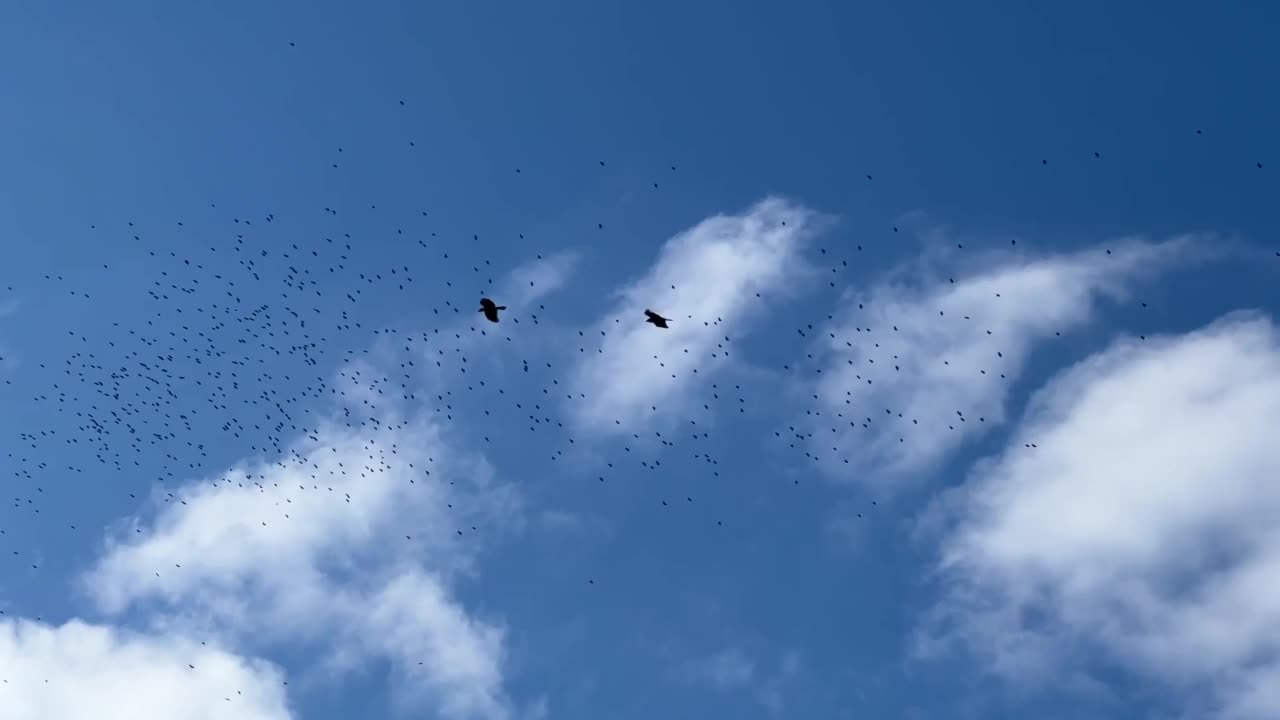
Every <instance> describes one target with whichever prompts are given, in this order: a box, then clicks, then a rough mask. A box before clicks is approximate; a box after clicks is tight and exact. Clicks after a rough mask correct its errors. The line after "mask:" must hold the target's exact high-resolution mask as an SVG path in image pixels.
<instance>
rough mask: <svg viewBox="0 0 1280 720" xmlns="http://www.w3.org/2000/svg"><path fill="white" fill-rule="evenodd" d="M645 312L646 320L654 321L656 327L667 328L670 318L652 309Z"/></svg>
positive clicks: (648, 321)
mask: <svg viewBox="0 0 1280 720" xmlns="http://www.w3.org/2000/svg"><path fill="white" fill-rule="evenodd" d="M644 314H645V322H647V323H652V324H653V326H654V327H660V328H665V327H667V323H668V322H670V318H664V317H662V316H661V315H659V314H658V313H656V312H654V311H652V310H645V311H644Z"/></svg>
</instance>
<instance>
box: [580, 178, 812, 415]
mask: <svg viewBox="0 0 1280 720" xmlns="http://www.w3.org/2000/svg"><path fill="white" fill-rule="evenodd" d="M822 223H823V218H821V217H820V216H819V215H817V214H815V213H814V212H812V211H810V210H808V209H806V208H804V207H801V206H798V205H795V204H792V203H790V202H788V201H786V200H782V199H779V198H768V199H765V200H763V201H761V202H759V203H757V204H756V205H754V206H752V207H751V208H750V209H749V210H747V211H746V212H745V213H743V214H740V215H717V216H715V217H711V218H708V219H706V220H704V221H702V222H701V223H699V224H698V225H696V226H694V227H693V228H691V229H689V230H686V231H684V232H682V233H680V234H679V235H676V236H675V237H673V238H671V239H670V240H668V241H667V243H666V244H665V245H664V246H663V249H662V251H661V255H660V257H659V258H658V261H657V262H656V264H655V265H654V266H653V267H652V268H651V269H650V271H649V272H648V273H647V274H646V275H645V276H644V277H642V278H640V279H639V280H637V281H636V282H634V283H632V284H631V285H629V286H627V287H626V288H624V289H623V290H622V291H621V292H620V293H619V295H620V300H619V302H618V303H617V305H616V306H615V307H614V308H613V309H612V310H610V311H609V312H608V313H606V314H605V315H604V316H603V317H602V318H601V319H600V321H599V322H598V323H597V325H596V327H595V329H593V330H590V331H586V332H588V333H589V334H590V336H591V337H592V338H600V337H601V333H602V332H603V333H605V335H604V336H603V339H602V341H601V345H600V347H599V349H598V352H596V353H595V354H593V355H589V356H587V357H584V358H583V359H582V360H581V362H579V363H578V365H577V366H576V367H575V369H574V374H573V379H572V381H571V388H572V395H573V397H574V400H573V401H572V402H571V404H570V408H571V412H573V413H574V416H575V419H576V420H577V422H578V423H579V424H580V425H582V426H584V427H586V428H589V429H593V430H597V431H604V432H609V431H613V430H625V431H627V432H630V431H632V430H634V429H635V428H637V427H640V426H645V425H647V424H648V423H650V422H651V421H652V420H653V416H654V414H655V411H654V408H659V409H661V410H663V411H665V413H667V415H668V417H669V416H670V415H671V414H673V413H676V412H677V411H678V409H679V408H680V407H682V406H683V403H684V402H685V395H684V390H685V389H686V388H687V387H688V385H689V384H690V383H691V382H693V380H694V379H695V377H696V376H695V371H697V374H698V375H700V376H704V377H705V376H707V375H708V374H709V373H711V372H714V370H715V369H716V368H717V367H718V366H720V365H722V364H723V363H724V362H725V360H726V357H727V349H728V343H729V341H728V340H727V338H728V337H732V335H733V333H734V332H735V331H737V330H740V329H741V328H742V326H743V323H744V321H745V320H746V319H747V318H748V317H749V316H750V315H751V314H752V313H753V312H755V311H757V310H758V309H760V308H761V307H763V305H764V303H765V302H766V300H767V299H768V296H769V295H770V294H777V293H781V292H785V291H786V290H787V288H788V286H789V285H790V284H792V283H793V282H794V281H796V280H797V279H799V278H800V277H801V276H802V274H803V271H804V265H803V263H802V261H801V259H800V257H799V250H800V249H801V248H802V247H803V244H804V242H805V241H806V240H807V239H808V238H809V237H810V236H812V235H813V234H814V233H815V232H816V231H817V230H819V229H820V226H821V225H822ZM757 293H759V294H760V296H761V297H757V296H756V295H757ZM646 308H647V309H652V310H653V311H654V312H657V313H658V314H660V315H664V316H666V317H668V318H671V325H670V328H669V329H666V330H660V329H657V328H654V327H653V326H651V325H648V324H646V323H645V322H644V319H645V318H644V310H645V309H646ZM588 352H591V350H590V349H588ZM580 396H585V397H580Z"/></svg>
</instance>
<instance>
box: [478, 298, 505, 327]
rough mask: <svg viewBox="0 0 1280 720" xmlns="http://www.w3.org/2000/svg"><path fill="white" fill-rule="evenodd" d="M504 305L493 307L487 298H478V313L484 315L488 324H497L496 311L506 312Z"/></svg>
mask: <svg viewBox="0 0 1280 720" xmlns="http://www.w3.org/2000/svg"><path fill="white" fill-rule="evenodd" d="M506 309H507V306H506V305H495V304H494V303H493V301H492V300H490V299H489V298H480V310H479V311H480V312H482V313H484V316H485V318H486V319H488V320H489V322H498V311H499V310H506Z"/></svg>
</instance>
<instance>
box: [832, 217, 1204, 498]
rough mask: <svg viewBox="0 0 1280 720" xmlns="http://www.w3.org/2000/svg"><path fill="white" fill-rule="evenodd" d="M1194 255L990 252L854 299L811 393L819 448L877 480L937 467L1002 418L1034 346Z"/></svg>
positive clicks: (1158, 248) (1150, 249) (1176, 244)
mask: <svg viewBox="0 0 1280 720" xmlns="http://www.w3.org/2000/svg"><path fill="white" fill-rule="evenodd" d="M1187 252H1188V243H1187V242H1186V241H1185V240H1177V241H1170V242H1167V243H1162V244H1148V243H1144V242H1140V241H1124V242H1120V243H1116V244H1113V245H1112V246H1111V247H1110V250H1107V249H1103V248H1098V249H1093V250H1089V251H1086V252H1079V253H1076V254H1071V255H1057V256H1049V257H1044V258H1038V259H1028V258H1025V257H1021V256H1017V255H1006V256H1003V257H999V256H985V257H982V258H980V262H981V265H978V264H976V263H975V264H974V265H973V267H971V268H970V271H969V272H967V273H958V274H957V276H956V277H955V278H954V281H952V279H950V278H946V279H944V278H931V279H928V280H926V281H924V282H920V283H916V284H912V285H908V284H904V283H885V284H881V285H878V286H876V287H873V288H871V289H870V290H869V291H866V292H854V293H850V294H849V295H848V296H847V297H846V298H845V300H844V301H843V302H842V308H843V310H842V312H841V313H840V315H839V316H837V317H836V319H835V320H834V321H833V322H831V323H829V324H828V325H827V326H826V327H823V328H822V329H821V331H822V335H823V337H822V340H821V341H820V343H821V346H820V352H821V353H822V355H821V356H820V358H821V363H822V368H821V370H820V372H821V376H820V379H819V380H817V381H816V383H814V384H813V385H811V386H810V390H809V393H810V397H811V396H812V395H816V396H817V398H816V399H813V400H814V402H816V403H817V409H818V410H819V412H820V413H821V417H820V418H818V417H815V418H814V419H812V420H810V422H809V423H808V425H809V427H810V430H811V432H812V433H813V438H812V443H813V447H814V449H815V452H816V453H817V454H818V456H819V458H820V459H822V460H824V461H826V462H827V463H830V462H833V461H840V464H839V466H838V467H839V469H840V471H841V472H846V471H849V472H851V473H853V475H854V476H855V477H859V478H863V479H868V480H871V481H894V480H896V479H898V478H901V477H902V476H904V475H907V474H910V473H912V472H916V471H921V470H927V469H929V468H930V467H931V466H932V465H934V464H935V463H936V462H937V461H938V460H939V459H941V458H942V457H943V456H944V455H946V454H947V453H948V452H950V451H952V450H953V449H955V448H956V447H958V446H959V445H960V444H961V443H962V442H963V441H964V440H965V439H966V438H968V437H972V436H975V435H976V434H978V433H980V432H982V431H983V430H984V429H986V428H989V427H991V426H994V425H996V424H998V423H1000V422H1002V421H1003V420H1004V417H1005V400H1006V396H1007V394H1008V388H1009V385H1010V384H1011V383H1012V382H1013V381H1014V380H1015V379H1016V378H1017V377H1018V376H1019V374H1020V373H1021V371H1022V368H1023V364H1024V363H1025V362H1026V359H1027V356H1028V355H1029V353H1030V350H1031V349H1032V348H1033V346H1034V345H1035V343H1036V342H1038V341H1041V340H1042V339H1044V338H1049V337H1053V336H1054V334H1055V333H1056V332H1058V331H1066V330H1068V329H1071V328H1073V327H1076V326H1079V325H1081V324H1083V323H1085V322H1087V321H1088V320H1089V319H1090V317H1091V315H1092V314H1093V312H1094V308H1095V307H1096V305H1097V304H1098V301H1099V300H1100V299H1102V298H1109V299H1113V300H1120V299H1123V298H1124V297H1125V293H1126V287H1127V285H1128V284H1130V283H1131V282H1132V281H1133V280H1135V279H1137V278H1140V277H1141V276H1143V275H1147V274H1151V273H1154V272H1157V271H1159V270H1161V269H1163V268H1164V267H1165V266H1166V265H1168V264H1169V263H1170V262H1173V261H1176V260H1178V259H1179V258H1182V257H1184V256H1185V255H1186V254H1187ZM827 467H828V468H830V467H831V465H829V464H828V465H827ZM867 470H875V472H862V471H867Z"/></svg>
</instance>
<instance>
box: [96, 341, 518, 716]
mask: <svg viewBox="0 0 1280 720" xmlns="http://www.w3.org/2000/svg"><path fill="white" fill-rule="evenodd" d="M344 375H345V379H346V380H347V381H348V384H347V385H346V386H345V387H346V393H347V394H346V400H347V403H348V410H358V411H359V413H360V414H358V415H357V414H356V413H355V412H353V413H351V414H350V415H346V414H345V413H344V415H343V417H344V418H346V419H345V421H339V420H332V421H330V422H328V423H327V424H325V425H322V426H321V427H320V428H318V429H317V430H316V431H315V433H314V434H312V435H310V436H307V437H304V438H300V439H299V440H298V442H297V443H296V444H295V445H294V446H293V447H291V448H289V449H288V451H287V452H286V453H285V455H284V456H283V457H282V458H280V459H278V460H275V461H265V460H264V461H257V462H251V463H246V464H245V465H243V466H240V467H236V468H233V469H232V470H230V471H228V472H227V473H225V474H223V475H222V476H221V477H218V478H215V479H213V480H211V481H207V482H202V483H194V484H191V485H189V486H187V487H185V488H183V489H180V490H179V491H177V492H175V493H173V495H172V496H168V495H167V494H162V495H161V497H160V498H159V499H160V500H163V501H166V502H164V504H163V507H162V509H161V511H160V512H159V514H158V516H157V517H156V518H155V520H154V522H152V523H150V525H149V526H145V527H144V526H143V525H142V524H140V523H138V521H134V524H133V526H131V527H129V528H127V529H126V532H124V533H123V537H120V538H117V539H114V540H113V541H112V542H110V543H109V545H108V548H107V552H106V553H105V554H104V556H103V557H102V558H101V560H100V561H99V563H98V564H97V566H96V567H95V568H94V569H93V570H92V571H91V572H90V573H89V574H88V575H87V577H86V584H87V587H88V589H89V591H90V592H91V594H92V595H93V597H94V598H95V599H96V600H97V602H98V604H99V606H100V607H101V608H102V609H103V610H104V611H106V612H108V613H110V614H117V613H121V612H124V611H126V610H128V609H129V608H131V607H139V606H143V607H148V608H150V607H152V606H150V605H146V604H147V603H148V602H151V603H155V604H158V607H160V608H161V611H160V612H159V613H158V614H153V617H154V618H157V621H156V622H157V625H158V626H161V627H163V628H165V629H168V630H175V629H181V630H186V629H191V628H196V629H199V630H201V631H204V632H210V633H215V634H226V633H230V634H232V635H233V636H234V639H235V640H236V641H238V642H242V643H270V642H290V643H294V642H302V643H304V644H305V643H308V642H311V643H319V644H320V645H321V646H329V647H330V650H331V651H332V652H333V654H334V657H335V658H336V662H338V664H343V663H355V662H358V661H360V660H361V659H364V658H368V657H380V658H386V659H388V660H390V661H392V663H393V665H394V666H395V667H397V668H398V669H399V671H400V673H401V674H403V675H406V676H409V677H412V678H413V680H414V682H413V683H412V685H413V686H414V687H416V688H420V687H426V688H430V689H431V690H432V691H433V692H432V699H433V700H434V701H435V702H436V704H437V706H438V707H439V708H440V711H441V713H442V716H443V717H447V718H505V717H508V713H509V711H508V707H507V703H506V699H505V697H504V694H503V688H502V684H503V677H502V672H501V665H502V659H503V657H502V651H503V632H502V629H501V628H500V627H498V626H496V625H492V624H490V623H487V622H484V621H482V620H480V619H477V618H473V617H470V616H469V615H468V614H467V612H466V611H465V609H463V608H462V607H461V606H460V605H458V603H457V602H456V601H455V600H453V599H452V594H451V591H450V587H451V581H452V579H453V578H454V577H455V576H457V575H458V573H463V572H466V571H468V570H469V569H470V566H471V560H472V558H473V556H474V553H475V550H476V548H477V547H478V546H479V544H480V543H481V542H482V538H484V537H485V536H486V535H492V534H493V533H494V532H495V531H496V528H499V527H501V525H502V524H503V522H504V521H505V520H506V519H508V518H509V517H511V516H512V514H513V513H515V512H516V507H515V504H514V503H515V499H514V497H513V496H512V495H510V493H509V492H507V491H506V489H504V488H501V487H496V486H494V484H493V483H492V481H491V479H490V477H489V476H490V474H491V473H490V472H489V470H488V468H487V466H486V465H485V464H484V463H483V462H482V461H473V460H468V459H467V458H466V457H463V456H460V455H459V453H456V452H448V451H447V450H446V447H445V442H444V441H443V439H442V437H441V434H440V430H439V429H438V428H437V427H436V426H435V425H433V424H432V423H431V422H428V421H424V420H420V419H418V420H414V419H408V418H403V417H401V416H400V415H399V414H398V413H397V412H396V409H395V408H394V406H393V404H392V403H391V402H389V401H388V400H386V399H385V398H384V397H383V396H382V395H381V394H380V393H378V392H377V390H378V388H379V385H380V383H382V382H383V381H382V380H379V379H377V378H378V375H377V373H376V371H374V370H373V369H371V368H369V367H367V366H364V367H362V366H358V365H356V366H351V367H349V368H348V370H347V371H346V373H345V374H344ZM446 478H447V479H446ZM451 506H452V507H451ZM473 528H477V529H475V530H473Z"/></svg>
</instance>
